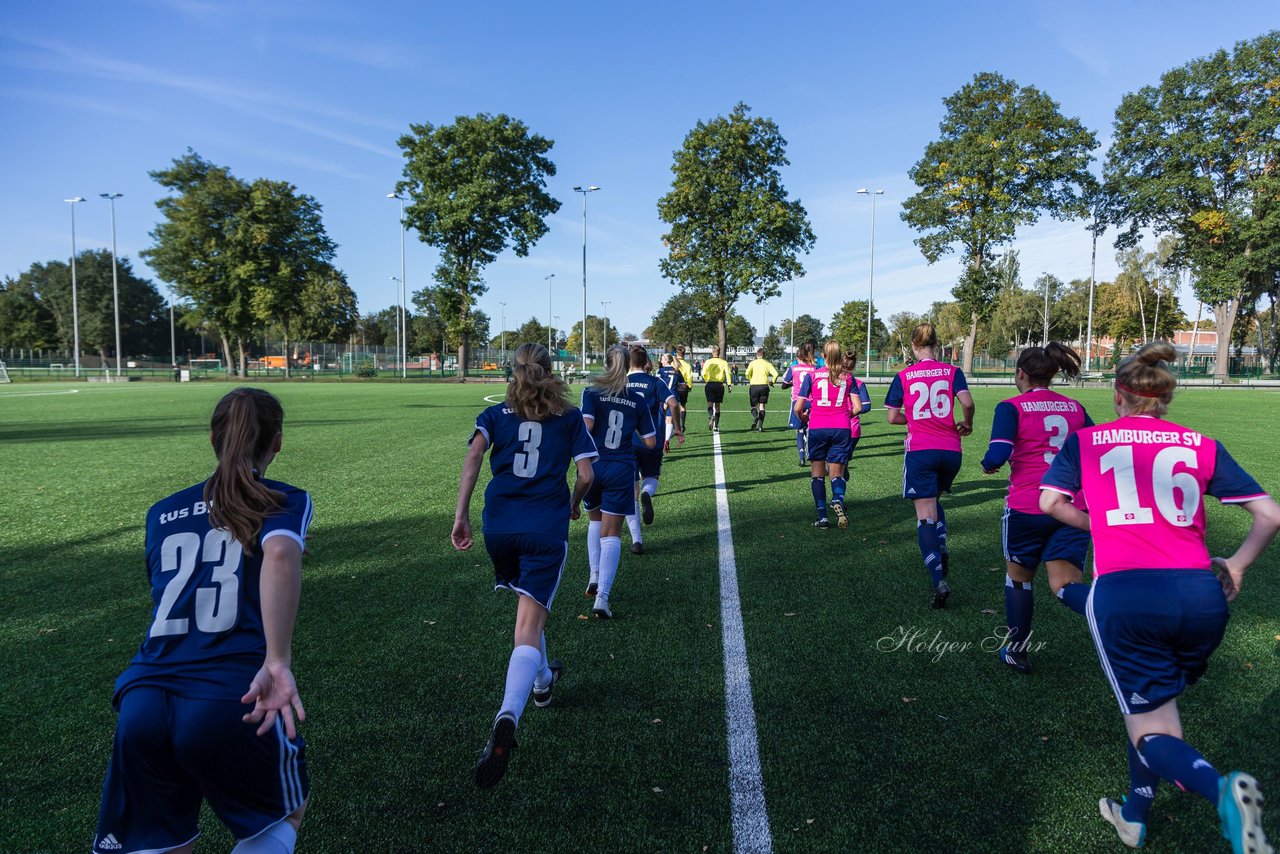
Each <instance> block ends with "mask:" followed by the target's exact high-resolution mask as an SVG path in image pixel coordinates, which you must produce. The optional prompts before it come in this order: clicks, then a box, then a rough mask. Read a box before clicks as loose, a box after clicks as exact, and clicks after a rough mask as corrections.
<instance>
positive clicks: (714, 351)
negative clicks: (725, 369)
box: [711, 344, 720, 359]
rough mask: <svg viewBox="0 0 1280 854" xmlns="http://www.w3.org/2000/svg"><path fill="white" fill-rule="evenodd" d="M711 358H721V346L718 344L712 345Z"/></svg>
mask: <svg viewBox="0 0 1280 854" xmlns="http://www.w3.org/2000/svg"><path fill="white" fill-rule="evenodd" d="M711 358H713V359H719V358H720V348H719V347H718V346H716V345H715V344H712V345H711Z"/></svg>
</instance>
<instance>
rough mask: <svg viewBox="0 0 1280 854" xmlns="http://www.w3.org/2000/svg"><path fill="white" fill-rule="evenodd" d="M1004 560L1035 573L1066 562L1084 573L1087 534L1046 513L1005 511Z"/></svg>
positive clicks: (1087, 549)
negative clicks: (1044, 566) (1045, 565)
mask: <svg viewBox="0 0 1280 854" xmlns="http://www.w3.org/2000/svg"><path fill="white" fill-rule="evenodd" d="M1000 533H1001V541H1002V544H1003V546H1004V559H1005V560H1007V561H1009V562H1010V563H1016V564H1018V565H1019V566H1023V567H1026V568H1027V569H1031V570H1034V569H1035V568H1036V567H1038V566H1039V565H1040V564H1041V563H1042V562H1043V563H1048V562H1049V561H1051V560H1065V561H1066V562H1067V563H1069V564H1071V565H1072V566H1075V567H1077V568H1079V569H1084V560H1085V555H1087V554H1088V553H1089V532H1088V531H1082V530H1080V529H1079V528H1073V527H1071V526H1070V525H1067V524H1064V523H1062V522H1059V521H1058V520H1057V519H1055V518H1053V517H1052V516H1049V515H1047V514H1045V513H1023V512H1021V511H1019V510H1011V509H1009V508H1008V507H1006V508H1005V509H1004V517H1003V519H1002V520H1001V523H1000Z"/></svg>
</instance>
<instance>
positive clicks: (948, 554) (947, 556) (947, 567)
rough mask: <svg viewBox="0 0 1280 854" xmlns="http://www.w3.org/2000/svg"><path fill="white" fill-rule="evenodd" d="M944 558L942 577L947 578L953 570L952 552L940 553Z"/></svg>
mask: <svg viewBox="0 0 1280 854" xmlns="http://www.w3.org/2000/svg"><path fill="white" fill-rule="evenodd" d="M939 554H940V555H941V557H942V577H943V578H946V577H947V573H948V572H949V571H950V570H951V552H947V551H944V552H940V553H939Z"/></svg>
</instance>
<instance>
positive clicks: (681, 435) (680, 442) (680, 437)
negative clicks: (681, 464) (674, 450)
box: [676, 430, 684, 447]
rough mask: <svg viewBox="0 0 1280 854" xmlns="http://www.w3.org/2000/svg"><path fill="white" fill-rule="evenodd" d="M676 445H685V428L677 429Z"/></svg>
mask: <svg viewBox="0 0 1280 854" xmlns="http://www.w3.org/2000/svg"><path fill="white" fill-rule="evenodd" d="M676 446H677V447H683V446H684V431H683V430H677V431H676Z"/></svg>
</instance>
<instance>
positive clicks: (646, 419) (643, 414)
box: [636, 406, 658, 439]
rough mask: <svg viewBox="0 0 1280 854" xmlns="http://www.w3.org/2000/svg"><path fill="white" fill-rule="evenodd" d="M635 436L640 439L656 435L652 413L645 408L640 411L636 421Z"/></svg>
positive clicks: (656, 430)
mask: <svg viewBox="0 0 1280 854" xmlns="http://www.w3.org/2000/svg"><path fill="white" fill-rule="evenodd" d="M636 435H638V436H639V437H640V438H641V439H648V438H649V437H650V436H656V435H658V425H656V424H654V423H653V413H652V412H650V411H649V407H647V406H646V407H645V408H643V409H641V410H640V417H639V418H638V419H636Z"/></svg>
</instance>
